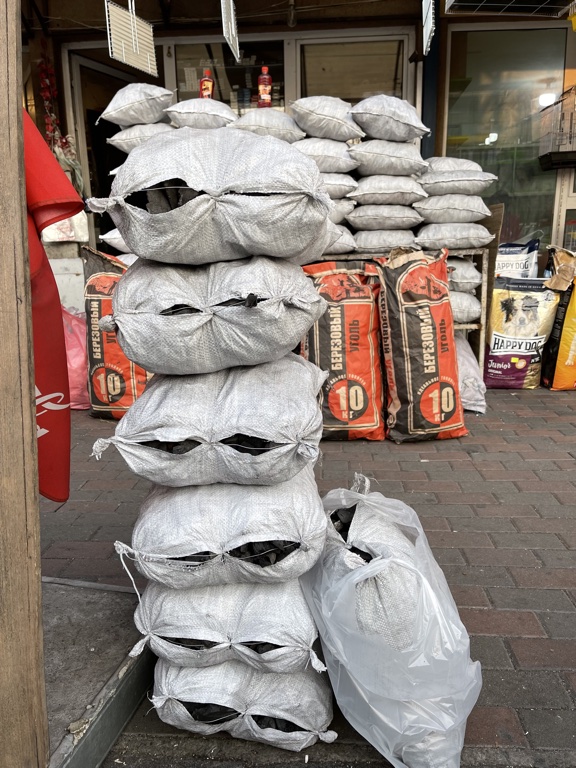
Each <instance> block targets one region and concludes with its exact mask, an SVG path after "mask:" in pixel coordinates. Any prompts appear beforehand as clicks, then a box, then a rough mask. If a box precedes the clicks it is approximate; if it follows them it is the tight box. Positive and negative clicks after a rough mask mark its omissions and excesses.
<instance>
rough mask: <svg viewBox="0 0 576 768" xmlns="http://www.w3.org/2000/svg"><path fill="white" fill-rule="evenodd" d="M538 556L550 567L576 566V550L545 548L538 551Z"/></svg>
mask: <svg viewBox="0 0 576 768" xmlns="http://www.w3.org/2000/svg"><path fill="white" fill-rule="evenodd" d="M538 557H539V558H540V559H541V560H542V562H543V563H544V565H546V566H548V567H549V568H574V567H576V550H561V551H560V550H557V549H548V550H544V549H543V550H541V551H540V552H538Z"/></svg>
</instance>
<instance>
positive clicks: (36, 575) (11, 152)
mask: <svg viewBox="0 0 576 768" xmlns="http://www.w3.org/2000/svg"><path fill="white" fill-rule="evenodd" d="M20 40H21V32H20V0H3V2H2V10H1V12H0V158H1V159H2V168H1V172H0V348H1V350H2V353H1V359H0V408H1V413H0V764H1V765H2V767H3V768H45V767H46V765H47V764H48V724H47V718H46V696H45V689H44V664H43V648H42V613H41V582H40V546H39V544H40V542H39V517H38V491H37V487H38V480H37V464H36V424H35V415H34V401H35V395H34V382H33V359H32V321H31V312H30V308H31V303H30V282H29V277H28V253H27V238H26V216H25V211H26V209H25V194H24V172H23V168H24V159H23V149H22V146H23V145H22V115H21V109H22V72H21V50H20V49H21V44H20Z"/></svg>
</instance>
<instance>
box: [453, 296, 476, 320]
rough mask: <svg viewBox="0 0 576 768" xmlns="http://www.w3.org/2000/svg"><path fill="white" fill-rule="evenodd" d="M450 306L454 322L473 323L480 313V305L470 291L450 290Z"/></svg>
mask: <svg viewBox="0 0 576 768" xmlns="http://www.w3.org/2000/svg"><path fill="white" fill-rule="evenodd" d="M450 306H451V307H452V315H453V316H454V322H455V323H475V322H476V321H477V320H479V318H480V315H481V314H482V305H481V304H480V302H479V301H478V299H477V298H476V296H474V295H473V294H471V293H464V292H462V291H450Z"/></svg>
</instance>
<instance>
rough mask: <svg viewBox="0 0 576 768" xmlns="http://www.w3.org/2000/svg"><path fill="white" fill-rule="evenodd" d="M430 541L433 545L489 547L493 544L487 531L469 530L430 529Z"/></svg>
mask: <svg viewBox="0 0 576 768" xmlns="http://www.w3.org/2000/svg"><path fill="white" fill-rule="evenodd" d="M428 541H429V542H430V545H431V546H432V547H466V546H468V547H489V548H491V549H492V548H493V544H492V542H491V541H490V539H489V538H488V536H487V535H486V534H485V533H469V532H468V531H462V532H456V533H455V532H454V531H430V533H429V534H428Z"/></svg>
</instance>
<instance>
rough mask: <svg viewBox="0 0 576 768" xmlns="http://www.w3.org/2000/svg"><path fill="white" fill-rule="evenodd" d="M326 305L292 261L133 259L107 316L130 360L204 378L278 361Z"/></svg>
mask: <svg viewBox="0 0 576 768" xmlns="http://www.w3.org/2000/svg"><path fill="white" fill-rule="evenodd" d="M326 307H327V304H326V302H325V301H324V299H323V298H321V296H320V295H319V294H318V293H317V291H316V290H315V288H314V285H313V284H312V282H311V281H310V280H309V279H308V278H307V277H306V275H305V274H304V272H303V271H302V269H300V267H298V266H297V265H295V264H290V263H288V262H286V261H280V260H278V259H267V258H264V257H263V256H256V257H254V258H252V259H242V260H241V261H233V262H228V263H217V264H210V265H205V266H199V267H186V266H179V267H175V266H168V265H166V264H158V263H154V262H152V261H146V260H140V261H139V262H138V263H137V264H135V265H134V266H133V267H132V268H131V269H129V270H128V271H127V272H126V273H125V274H124V275H123V276H122V277H121V279H120V282H119V283H118V286H117V287H116V290H115V291H114V297H113V299H112V309H113V314H112V315H107V316H106V317H103V318H102V319H101V321H100V328H102V329H103V330H107V331H110V330H116V336H117V339H118V343H119V344H120V346H121V347H122V350H123V352H124V354H125V355H126V357H128V359H129V360H132V361H133V362H135V363H137V364H138V365H141V366H142V367H143V368H144V369H145V370H147V371H151V372H153V373H165V374H176V375H182V374H192V373H210V372H212V371H220V370H222V369H224V368H232V367H235V366H240V365H258V364H259V363H266V362H269V361H271V360H277V359H278V358H280V357H283V356H284V355H286V354H288V352H290V351H291V350H292V349H294V348H295V347H296V345H297V344H298V343H299V341H300V339H302V337H303V336H305V335H306V333H307V332H308V330H309V329H310V327H311V326H312V325H313V324H314V323H315V322H316V320H318V319H319V318H320V317H321V316H322V315H323V314H324V312H325V310H326Z"/></svg>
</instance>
